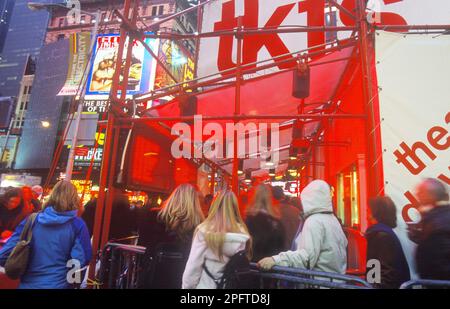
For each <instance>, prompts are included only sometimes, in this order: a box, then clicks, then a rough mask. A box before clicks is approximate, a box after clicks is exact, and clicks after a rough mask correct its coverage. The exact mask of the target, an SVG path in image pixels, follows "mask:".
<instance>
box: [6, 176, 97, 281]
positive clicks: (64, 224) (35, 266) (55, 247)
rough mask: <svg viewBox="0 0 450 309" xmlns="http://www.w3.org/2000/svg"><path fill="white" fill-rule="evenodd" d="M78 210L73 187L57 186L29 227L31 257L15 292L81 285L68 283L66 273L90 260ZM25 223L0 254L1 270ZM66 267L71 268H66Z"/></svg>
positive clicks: (90, 255)
mask: <svg viewBox="0 0 450 309" xmlns="http://www.w3.org/2000/svg"><path fill="white" fill-rule="evenodd" d="M79 206H80V200H79V198H78V194H77V190H76V188H75V186H74V185H73V184H72V183H70V182H69V181H64V180H63V181H60V182H58V183H57V184H56V185H55V187H54V188H53V191H52V193H51V195H50V197H49V199H48V201H47V203H46V204H45V205H44V210H43V211H42V212H40V213H38V214H37V217H36V219H35V221H34V225H33V226H32V233H33V236H32V239H31V243H30V246H31V247H30V249H31V252H32V254H31V255H30V258H29V260H28V267H27V270H26V272H25V274H24V275H23V276H22V277H21V278H20V286H19V288H25V289H63V288H70V287H72V284H75V283H81V282H76V281H74V282H72V281H71V282H69V279H70V278H69V277H70V276H68V271H71V270H72V271H73V270H79V269H81V268H82V267H84V266H86V265H87V264H88V263H89V261H90V260H91V257H92V247H91V243H90V240H89V232H88V229H87V227H86V224H85V223H84V221H83V220H82V219H81V218H79V217H78V216H77V213H78V207H79ZM26 221H27V220H23V221H22V222H21V223H20V224H19V226H18V227H17V228H16V230H15V231H14V234H13V235H12V236H11V238H10V239H9V241H8V242H7V243H6V245H5V246H4V247H3V248H2V249H1V250H0V265H1V266H4V265H5V263H6V260H7V258H8V256H9V255H10V253H11V251H12V250H13V249H14V247H15V246H16V244H17V243H18V241H19V240H20V234H21V233H22V230H23V228H24V226H25V223H26ZM69 263H70V264H69ZM68 265H72V266H73V268H72V269H71V268H68ZM75 277H76V276H75ZM72 279H76V278H72Z"/></svg>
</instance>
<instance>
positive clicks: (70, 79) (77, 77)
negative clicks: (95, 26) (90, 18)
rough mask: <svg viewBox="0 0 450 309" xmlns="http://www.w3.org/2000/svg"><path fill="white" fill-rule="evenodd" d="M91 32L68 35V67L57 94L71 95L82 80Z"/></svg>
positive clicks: (86, 62)
mask: <svg viewBox="0 0 450 309" xmlns="http://www.w3.org/2000/svg"><path fill="white" fill-rule="evenodd" d="M90 46H91V34H90V33H89V32H81V33H73V34H71V35H70V37H69V64H68V66H69V68H68V71H67V78H66V82H65V83H64V86H63V87H62V89H61V90H60V91H59V93H58V95H59V96H73V95H76V94H77V92H78V88H81V87H80V84H81V83H82V81H83V75H84V71H85V68H86V66H87V65H88V61H89V48H90Z"/></svg>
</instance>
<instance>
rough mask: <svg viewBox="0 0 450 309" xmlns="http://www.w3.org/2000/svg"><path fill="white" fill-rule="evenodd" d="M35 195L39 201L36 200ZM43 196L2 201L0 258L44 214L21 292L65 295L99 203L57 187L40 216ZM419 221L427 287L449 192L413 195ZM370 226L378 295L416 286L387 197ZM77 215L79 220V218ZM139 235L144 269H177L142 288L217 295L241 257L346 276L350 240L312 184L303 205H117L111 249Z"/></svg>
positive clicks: (186, 191) (119, 200) (265, 188)
mask: <svg viewBox="0 0 450 309" xmlns="http://www.w3.org/2000/svg"><path fill="white" fill-rule="evenodd" d="M37 194H38V195H37ZM40 194H42V188H41V189H40V190H39V188H37V187H36V188H23V189H11V190H8V191H7V192H6V193H5V194H4V195H3V196H2V197H1V199H0V232H1V238H3V239H8V241H7V242H6V244H5V245H4V246H3V248H2V249H1V250H0V266H4V265H5V263H6V261H7V259H8V257H9V255H10V254H11V252H12V250H13V249H14V248H15V246H16V245H17V243H18V241H19V239H20V235H21V233H22V230H23V228H24V225H25V223H26V221H27V217H28V216H29V215H30V214H31V213H34V212H39V214H38V216H37V219H36V221H35V224H34V226H33V229H32V231H33V238H32V241H31V252H32V254H31V257H30V260H29V265H28V268H27V270H26V272H25V274H24V275H23V276H22V277H21V278H20V287H21V288H69V287H71V285H70V284H69V283H68V282H67V280H66V274H67V266H66V265H67V261H68V260H70V259H76V260H77V261H79V263H80V265H81V267H83V266H86V265H87V264H88V263H89V261H90V260H91V258H92V249H91V237H92V231H93V224H94V216H95V208H96V204H97V201H96V200H95V199H93V200H91V201H89V202H88V203H87V204H86V205H85V206H84V207H83V209H79V208H80V201H79V197H78V194H77V192H76V189H75V187H74V186H73V185H72V184H71V183H70V182H67V181H60V182H58V183H57V184H56V185H55V187H54V188H53V191H52V193H51V195H50V196H49V198H48V199H47V201H46V202H45V203H44V204H43V206H42V209H41V205H40V203H39V195H40ZM416 197H417V200H418V201H419V203H420V206H419V207H418V210H419V212H420V214H421V220H420V222H418V223H414V224H409V226H408V236H409V238H410V239H411V240H412V241H413V242H415V243H416V244H417V250H416V253H415V257H414V259H413V260H415V261H416V268H417V271H418V274H419V276H420V277H421V278H423V279H435V280H450V204H449V195H448V191H447V186H446V185H445V184H443V183H442V182H440V181H439V180H436V179H426V180H424V181H423V182H422V183H421V184H420V185H419V186H418V187H417V188H416ZM369 208H370V214H371V222H372V224H371V226H370V227H369V228H368V230H367V231H366V233H365V237H366V240H367V260H371V259H375V260H378V261H379V262H380V265H381V274H380V275H381V281H380V282H378V283H376V284H375V286H376V287H378V288H398V287H399V286H400V285H401V284H402V283H403V282H406V281H408V280H409V279H410V278H411V275H410V274H411V271H410V268H409V265H408V262H407V256H406V254H405V252H404V250H403V247H402V244H401V242H400V240H399V238H398V236H397V233H396V232H395V231H394V229H395V228H396V227H397V208H396V206H395V205H394V202H393V201H392V200H391V199H390V198H389V197H377V198H374V199H372V200H371V201H370V203H369ZM80 214H81V216H79V215H80ZM133 235H134V236H138V242H137V244H138V245H141V246H144V247H146V248H147V249H146V253H145V256H146V259H144V260H147V261H150V260H151V261H153V262H154V261H159V260H161V257H162V256H163V255H164V254H172V255H171V256H172V257H176V260H177V263H176V264H172V265H170V267H167V265H166V267H164V265H163V261H162V260H161V261H160V262H161V263H162V264H160V265H159V266H158V267H155V265H154V263H153V264H152V263H149V265H147V266H148V267H146V265H144V267H143V270H142V271H143V273H142V274H141V276H140V277H141V282H140V286H141V287H147V288H186V289H195V288H219V287H220V284H221V278H223V276H224V273H225V272H226V270H227V267H230V266H229V265H230V264H232V261H234V260H235V259H236V256H239V257H245V258H246V259H248V260H249V261H253V262H256V263H257V265H258V267H259V268H260V269H261V270H262V271H267V270H270V269H272V268H273V267H274V266H287V267H295V268H303V269H309V270H318V271H324V272H332V273H338V274H345V273H346V271H347V252H348V251H347V250H348V248H347V245H348V241H347V237H346V233H345V232H344V228H343V226H342V224H341V222H340V220H339V219H338V218H337V216H336V215H335V212H334V208H333V204H332V192H331V189H330V186H329V185H328V184H327V183H326V182H325V181H322V180H314V181H312V182H311V183H309V184H308V185H307V186H306V187H305V188H304V189H303V191H302V192H301V194H300V199H292V198H288V197H287V196H285V195H284V193H283V190H282V188H281V187H271V186H270V185H268V184H259V185H258V186H256V187H255V188H254V189H253V192H252V194H250V195H249V196H247V195H246V196H240V197H237V196H236V195H235V194H234V193H233V192H232V191H230V190H222V191H219V192H218V193H216V194H215V196H212V195H207V196H205V197H203V196H202V195H201V193H200V192H199V191H198V190H197V189H196V188H195V187H194V186H192V185H190V184H183V185H180V186H179V187H177V188H176V189H175V190H174V191H173V192H172V193H171V195H170V196H169V197H168V198H167V199H166V200H165V201H164V202H163V203H162V204H161V205H159V204H158V203H154V202H151V201H147V202H139V203H134V204H133V205H130V202H129V200H128V198H127V196H126V195H119V196H116V197H115V198H114V200H113V206H112V216H111V228H110V233H109V238H110V239H111V240H117V239H123V238H127V237H129V236H133Z"/></svg>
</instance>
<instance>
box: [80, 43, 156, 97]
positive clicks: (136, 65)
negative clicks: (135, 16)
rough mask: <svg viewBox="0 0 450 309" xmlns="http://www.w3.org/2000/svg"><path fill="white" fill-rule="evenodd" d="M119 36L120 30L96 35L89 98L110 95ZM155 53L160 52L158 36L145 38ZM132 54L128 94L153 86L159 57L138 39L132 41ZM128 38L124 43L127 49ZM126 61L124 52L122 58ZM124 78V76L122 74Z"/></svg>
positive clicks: (144, 90)
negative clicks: (155, 56) (156, 57)
mask: <svg viewBox="0 0 450 309" xmlns="http://www.w3.org/2000/svg"><path fill="white" fill-rule="evenodd" d="M119 40H120V36H119V35H118V34H102V35H98V36H97V40H96V43H95V46H94V50H95V53H94V54H93V60H92V61H91V63H92V66H91V68H90V71H89V76H88V83H87V89H86V95H87V96H88V98H89V99H92V98H93V97H89V96H95V99H101V98H107V97H109V92H110V90H111V86H112V81H113V76H114V71H115V67H116V61H117V53H118V49H119ZM145 42H146V43H147V44H148V46H150V48H151V49H152V50H153V51H154V53H155V54H158V40H156V39H146V40H145ZM132 44H133V50H132V52H133V55H132V59H131V66H130V72H129V80H128V88H127V95H134V94H139V93H145V92H148V91H150V90H152V88H153V84H154V76H155V71H156V60H155V59H154V58H153V57H152V56H151V54H150V53H149V52H148V51H147V50H146V49H145V47H144V46H143V45H142V44H141V43H140V42H138V41H136V40H135V41H134V42H132ZM127 46H128V42H127V44H126V45H125V50H126V49H127ZM122 61H123V63H125V54H124V57H123V59H122ZM121 79H122V77H121Z"/></svg>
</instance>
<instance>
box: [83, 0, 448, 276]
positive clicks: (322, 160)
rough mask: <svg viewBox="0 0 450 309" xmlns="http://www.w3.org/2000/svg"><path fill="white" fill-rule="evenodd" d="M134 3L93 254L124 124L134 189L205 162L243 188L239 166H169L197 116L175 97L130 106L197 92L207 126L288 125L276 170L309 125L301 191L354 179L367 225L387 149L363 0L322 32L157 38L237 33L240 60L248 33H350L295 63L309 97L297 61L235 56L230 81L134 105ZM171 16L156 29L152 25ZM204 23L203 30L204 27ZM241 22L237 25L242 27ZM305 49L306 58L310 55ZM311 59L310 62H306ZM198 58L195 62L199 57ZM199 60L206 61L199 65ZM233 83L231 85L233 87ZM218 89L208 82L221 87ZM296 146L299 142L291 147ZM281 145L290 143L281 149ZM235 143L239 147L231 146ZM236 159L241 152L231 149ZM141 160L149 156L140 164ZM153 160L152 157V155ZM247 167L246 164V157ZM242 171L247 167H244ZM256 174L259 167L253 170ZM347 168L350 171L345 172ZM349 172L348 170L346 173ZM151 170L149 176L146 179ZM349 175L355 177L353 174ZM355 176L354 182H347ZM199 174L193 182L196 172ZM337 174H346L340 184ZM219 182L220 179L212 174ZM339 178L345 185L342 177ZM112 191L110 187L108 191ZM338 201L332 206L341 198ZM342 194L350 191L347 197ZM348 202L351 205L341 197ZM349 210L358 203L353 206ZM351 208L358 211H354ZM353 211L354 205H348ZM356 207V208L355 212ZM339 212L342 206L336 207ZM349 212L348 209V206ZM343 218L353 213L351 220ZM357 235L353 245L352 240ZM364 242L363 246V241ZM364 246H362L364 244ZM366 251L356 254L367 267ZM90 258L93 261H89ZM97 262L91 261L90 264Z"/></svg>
mask: <svg viewBox="0 0 450 309" xmlns="http://www.w3.org/2000/svg"><path fill="white" fill-rule="evenodd" d="M208 2H209V1H205V2H203V3H202V4H200V5H198V6H197V7H193V8H191V9H188V10H186V11H184V12H179V13H177V14H175V15H174V16H172V17H171V18H174V17H178V16H180V15H182V14H185V13H187V12H190V11H193V10H198V12H201V7H202V6H203V5H204V4H206V3H208ZM137 3H138V0H126V1H125V4H124V11H123V14H121V13H119V12H115V13H116V15H117V16H118V17H119V18H120V19H121V20H122V26H121V31H120V35H121V39H120V42H121V44H120V47H119V52H118V58H119V59H121V58H122V55H125V57H124V58H125V59H126V61H125V64H124V65H122V63H120V62H118V63H117V67H116V73H118V72H125V74H124V76H123V80H122V81H119V74H116V75H115V78H114V84H113V87H112V90H111V94H110V102H111V106H110V111H109V116H108V121H107V131H106V141H105V148H104V158H103V163H102V164H103V165H102V172H101V179H100V194H99V199H98V204H97V209H96V220H95V227H94V239H93V248H94V251H95V252H97V251H98V250H99V249H101V248H103V246H104V245H105V244H106V242H107V240H108V231H109V223H110V217H111V205H112V197H113V196H114V191H115V190H116V189H115V186H114V184H115V182H116V175H117V173H118V170H117V166H118V164H117V163H118V162H117V160H120V158H118V155H117V154H118V149H119V131H120V129H121V128H128V129H131V132H132V133H131V138H130V141H131V142H130V144H129V145H128V147H129V148H128V149H129V151H128V152H127V157H126V158H127V159H126V160H125V161H126V162H128V164H126V165H125V167H126V168H125V169H124V170H123V172H124V174H123V175H124V178H123V179H124V181H123V183H125V184H126V185H127V186H129V187H133V186H135V187H140V188H147V189H152V188H154V187H155V183H157V184H158V185H157V187H158V188H159V187H160V186H165V187H167V188H168V189H170V188H173V187H174V186H175V185H176V184H178V183H180V182H185V181H192V182H194V181H195V179H194V177H193V176H192V175H193V174H195V175H196V173H195V171H196V166H198V165H199V164H201V163H205V164H208V165H210V166H211V167H212V170H213V175H214V172H216V171H220V170H222V171H223V174H224V177H230V178H231V181H230V183H231V184H232V188H233V190H235V191H236V192H237V191H238V190H239V182H240V180H242V178H241V179H240V178H239V176H238V160H237V157H236V156H235V157H234V158H233V159H232V160H224V161H223V162H220V161H211V160H206V159H198V160H192V161H190V162H189V161H187V160H178V161H176V160H173V158H171V156H170V154H169V152H170V148H169V147H170V146H169V145H170V142H171V141H172V140H173V139H174V137H173V136H171V134H170V128H171V126H172V125H173V124H174V123H175V122H180V121H192V120H193V117H189V116H182V115H181V112H180V108H179V100H180V99H179V98H176V99H175V100H173V101H171V102H169V103H167V104H165V105H162V106H157V107H155V108H152V109H150V110H146V111H140V115H139V116H140V118H134V117H131V116H130V111H132V110H134V106H133V104H135V103H141V102H145V101H148V100H155V99H157V98H160V97H164V96H167V95H175V96H178V97H182V98H183V97H185V96H190V95H195V96H196V97H197V99H198V103H197V104H198V105H197V106H198V107H197V108H198V110H197V114H201V115H203V116H204V117H203V121H204V122H205V123H207V122H210V121H214V122H218V123H221V124H222V125H225V124H226V123H227V122H228V123H236V122H246V121H249V120H251V121H253V122H256V123H271V122H279V123H283V126H282V130H281V131H280V133H281V134H280V136H281V145H280V146H282V147H281V160H282V163H284V164H281V167H280V170H279V172H280V173H281V172H283V171H282V170H283V168H284V169H286V168H287V166H288V164H289V163H290V162H289V151H288V149H289V145H291V144H292V143H293V140H292V122H291V124H288V123H286V121H288V120H291V121H292V120H298V121H301V122H303V123H304V130H305V132H306V135H307V136H308V141H307V144H308V150H307V152H306V153H305V155H304V160H299V162H296V164H297V165H296V168H298V169H299V170H301V171H302V172H301V178H300V179H299V180H300V184H301V186H305V185H306V184H307V183H308V182H309V181H310V180H311V179H313V178H322V179H325V180H326V181H328V182H329V183H330V184H331V185H332V186H333V187H334V188H336V190H337V191H339V187H340V184H339V182H340V181H341V182H345V181H347V180H346V177H348V176H349V175H350V176H349V177H350V179H352V180H354V181H355V183H356V181H357V182H358V185H357V188H358V190H357V193H355V192H353V193H352V194H353V195H351V194H350V195H349V196H352V197H353V198H356V199H358V205H359V206H360V207H361V209H358V210H357V212H356V216H357V217H355V218H353V217H352V216H353V214H350V224H349V226H351V224H354V225H355V227H356V228H357V229H358V228H361V224H362V225H365V224H367V223H365V222H366V217H367V212H366V211H365V205H366V201H367V199H368V198H369V197H372V196H375V195H377V194H380V193H382V191H383V177H382V162H381V161H380V160H379V158H380V154H381V143H380V138H379V129H378V125H377V124H378V122H379V119H377V115H378V112H377V106H378V104H377V95H376V93H377V86H376V83H375V81H376V76H375V73H374V65H373V64H374V63H373V61H374V60H373V46H372V45H371V42H372V39H373V34H374V32H373V30H374V29H375V28H376V27H375V26H370V25H368V24H367V22H366V20H365V0H356V3H357V6H356V14H355V15H353V14H354V13H353V12H350V11H348V10H344V9H343V8H341V9H342V10H344V13H345V15H347V16H349V18H351V19H352V20H353V21H355V22H354V25H352V26H345V27H321V26H311V27H302V28H298V27H297V28H289V27H284V28H279V29H278V28H274V29H265V30H260V29H244V28H242V27H239V26H238V28H237V29H235V30H232V31H228V32H221V33H220V34H219V33H200V34H199V35H180V34H164V33H160V34H157V35H154V36H156V37H158V36H160V37H165V38H172V39H185V38H193V37H194V38H197V39H199V38H200V37H213V36H220V35H230V36H235V37H236V39H237V40H238V55H241V52H242V39H243V38H244V37H245V36H257V35H260V34H262V33H264V34H269V33H282V32H285V33H286V32H308V33H312V32H322V33H323V32H326V31H348V30H352V31H353V35H352V37H351V38H350V39H348V40H346V41H343V42H338V43H337V44H336V45H335V46H333V47H331V48H321V49H320V50H317V46H313V47H310V48H309V50H305V51H304V53H299V54H296V55H295V59H297V60H298V61H299V62H301V61H306V62H307V63H308V65H309V66H310V68H311V95H310V96H309V97H308V98H307V99H305V100H299V99H295V98H294V97H292V70H293V69H294V68H295V66H296V65H297V61H292V59H291V58H290V59H286V58H285V57H279V58H278V59H273V60H274V62H273V63H269V64H265V65H262V66H260V67H258V68H255V67H254V64H250V65H248V64H247V65H241V58H240V56H238V59H237V67H236V68H233V69H231V70H228V71H226V72H222V75H224V73H225V76H222V75H220V76H211V77H210V78H209V79H207V80H206V79H205V78H199V79H196V80H193V81H190V82H185V83H181V84H175V85H171V86H168V87H166V88H164V89H160V90H159V91H158V92H157V93H150V94H145V95H140V96H137V97H135V98H134V99H133V100H127V99H126V98H125V88H126V85H127V80H128V71H129V70H128V68H129V66H130V59H131V48H128V49H127V50H125V46H124V42H125V41H126V40H125V38H126V37H127V36H130V37H133V38H137V39H142V38H144V37H145V35H144V34H143V33H144V32H143V30H140V29H137V28H136V26H135V25H136V19H137V17H138V10H137ZM164 21H165V20H162V21H160V22H157V23H156V24H153V25H150V28H151V29H145V30H146V31H149V30H152V29H156V28H157V26H158V25H159V24H160V23H163V22H164ZM199 24H201V23H200V22H199ZM238 25H240V23H239V21H238ZM448 28H450V27H449V26H397V25H392V26H383V29H384V30H395V31H408V30H409V29H439V30H441V29H448ZM306 52H309V53H308V54H306ZM312 56H314V57H313V58H314V60H311V59H310V58H311V57H312ZM196 58H197V57H196ZM200 61H201V59H200ZM280 63H283V64H284V65H285V66H287V68H286V69H284V70H281V71H278V72H276V73H273V74H268V75H265V76H262V77H260V78H255V79H251V80H244V79H243V76H244V75H245V74H248V73H254V72H257V71H260V70H262V69H269V68H272V67H274V66H277V65H279V64H280ZM230 79H232V81H231V82H230ZM218 85H219V87H214V88H212V87H211V86H218ZM294 143H295V142H294ZM283 146H285V147H283ZM234 147H236V143H235V145H234ZM235 153H236V152H235ZM143 156H146V157H147V158H146V159H145V160H144V158H143ZM152 156H154V157H152ZM246 161H247V162H249V163H248V164H254V163H251V162H250V160H246ZM244 165H246V163H244ZM252 168H253V167H252ZM349 168H350V170H349ZM347 170H349V171H350V172H347ZM163 171H165V173H166V174H165V175H167V176H166V178H167V179H164V180H163V181H162V182H161V181H159V182H155V179H157V178H160V172H163ZM148 172H151V175H148V174H147V173H148ZM352 173H353V174H352ZM352 175H357V178H356V177H355V178H351V177H353V176H352ZM195 177H196V176H195ZM339 177H341V178H339ZM212 178H214V176H212ZM339 179H341V180H339ZM106 189H107V190H106ZM335 196H336V205H338V204H339V203H340V202H341V201H339V200H338V195H335ZM343 196H344V198H346V196H347V195H346V194H345V192H344V193H343ZM344 202H345V201H344ZM351 205H353V204H351ZM352 207H353V206H352ZM347 208H348V207H347ZM350 210H351V209H350ZM338 211H339V209H338ZM344 211H348V209H344ZM345 216H346V217H347V214H346V215H345ZM358 242H360V239H357V240H356V242H355V243H356V244H357V243H358ZM360 245H361V244H360ZM362 246H363V245H362ZM363 259H364V257H363V253H362V254H360V256H359V265H356V266H357V267H362V266H363V265H361V260H363ZM357 260H358V258H357ZM93 262H94V261H93ZM93 265H94V264H91V266H93ZM93 271H94V267H91V268H90V278H93V275H94V273H93Z"/></svg>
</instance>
